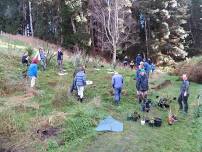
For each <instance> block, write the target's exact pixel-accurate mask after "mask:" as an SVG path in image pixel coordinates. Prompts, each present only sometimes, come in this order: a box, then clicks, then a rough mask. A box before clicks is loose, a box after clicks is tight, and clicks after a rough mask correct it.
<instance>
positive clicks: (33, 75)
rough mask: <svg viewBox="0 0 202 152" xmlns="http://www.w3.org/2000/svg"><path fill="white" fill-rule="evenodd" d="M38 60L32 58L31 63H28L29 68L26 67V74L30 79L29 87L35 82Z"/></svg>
mask: <svg viewBox="0 0 202 152" xmlns="http://www.w3.org/2000/svg"><path fill="white" fill-rule="evenodd" d="M37 63H38V60H37V59H33V60H32V63H31V64H30V66H29V68H28V72H27V75H28V76H29V78H30V80H31V84H30V87H31V88H33V87H34V86H35V83H36V79H37V76H38V66H37Z"/></svg>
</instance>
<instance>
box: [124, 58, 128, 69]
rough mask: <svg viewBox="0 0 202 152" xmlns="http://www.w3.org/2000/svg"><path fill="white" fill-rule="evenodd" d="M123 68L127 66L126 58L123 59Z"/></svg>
mask: <svg viewBox="0 0 202 152" xmlns="http://www.w3.org/2000/svg"><path fill="white" fill-rule="evenodd" d="M123 66H124V67H127V66H128V56H125V57H124V60H123Z"/></svg>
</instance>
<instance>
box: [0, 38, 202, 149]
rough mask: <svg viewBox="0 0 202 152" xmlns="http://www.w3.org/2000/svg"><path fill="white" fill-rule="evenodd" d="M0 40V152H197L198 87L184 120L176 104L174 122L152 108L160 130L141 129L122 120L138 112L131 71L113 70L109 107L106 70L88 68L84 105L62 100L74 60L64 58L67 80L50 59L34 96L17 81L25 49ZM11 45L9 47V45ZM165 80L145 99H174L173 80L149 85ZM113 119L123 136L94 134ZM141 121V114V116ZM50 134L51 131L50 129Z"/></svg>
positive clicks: (200, 127) (201, 132) (201, 89)
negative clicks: (117, 77)
mask: <svg viewBox="0 0 202 152" xmlns="http://www.w3.org/2000/svg"><path fill="white" fill-rule="evenodd" d="M9 43H10V44H9V47H8V38H6V37H5V36H0V44H1V45H0V94H1V98H0V122H1V123H0V151H1V150H2V149H4V150H5V149H10V150H11V149H12V150H13V151H20V152H45V151H46V152H73V151H76V152H77V151H78V152H94V151H96V152H99V151H100V152H134V151H137V152H151V151H155V152H175V151H178V152H201V151H202V143H201V139H202V117H201V118H195V115H194V112H195V108H196V96H197V95H198V94H199V93H202V86H201V85H199V84H196V83H191V87H190V89H191V90H190V92H191V96H190V98H189V106H190V111H189V114H188V115H187V116H184V115H183V114H181V113H179V112H178V105H177V102H176V101H175V102H172V110H173V112H174V113H175V114H177V116H178V118H179V122H177V123H176V124H174V125H173V126H169V125H167V123H166V117H167V111H166V110H162V109H159V108H158V107H153V108H152V111H151V112H150V113H149V114H148V115H147V116H148V117H155V116H158V117H161V118H162V119H163V120H164V122H163V126H162V127H160V128H150V127H149V126H141V125H140V122H131V121H127V114H129V113H132V112H134V111H138V112H139V104H138V103H137V101H136V97H135V92H136V90H135V81H134V80H133V77H134V73H135V71H131V70H129V69H122V68H118V69H117V70H118V71H119V72H120V73H121V74H123V76H124V79H125V87H124V90H123V96H122V100H121V105H120V106H118V107H117V106H115V105H114V104H113V97H112V90H111V76H112V75H111V74H109V73H108V70H109V68H111V67H110V66H109V65H105V66H104V68H101V67H99V68H100V70H95V69H94V68H93V66H94V65H95V64H96V63H88V65H87V71H86V72H87V78H88V80H92V81H93V83H94V84H93V85H89V86H87V87H86V90H85V97H86V98H85V101H84V103H82V104H81V103H79V102H78V101H77V98H76V96H75V95H72V96H71V95H67V90H68V89H67V88H68V87H69V86H70V85H71V81H72V74H73V71H74V64H73V60H71V59H69V58H65V66H64V67H65V69H66V70H67V73H68V74H67V75H65V76H59V75H58V74H57V68H56V64H55V63H56V61H55V60H54V61H53V62H52V63H51V64H50V65H49V66H48V69H47V71H45V72H42V71H40V72H39V77H38V80H37V85H36V88H37V89H36V91H34V93H31V94H30V90H29V88H28V86H27V81H26V80H23V79H22V76H21V72H22V70H23V67H22V65H21V64H20V55H21V54H22V51H23V49H25V48H26V47H27V46H26V44H25V43H23V42H20V41H16V40H15V41H12V40H9ZM11 44H12V45H11ZM165 80H170V81H171V85H168V86H166V87H164V88H163V89H160V90H158V91H156V90H154V89H150V91H149V98H151V99H153V101H154V102H156V99H155V97H156V95H159V96H163V97H170V98H173V97H176V96H178V90H179V86H180V83H181V82H180V81H179V78H178V77H175V76H169V75H168V74H166V73H161V72H158V73H156V74H154V75H153V76H152V78H151V81H150V84H151V87H150V88H152V86H156V85H158V84H159V83H161V82H163V81H165ZM108 115H112V116H113V117H114V118H116V119H118V120H120V121H122V122H123V123H124V132H122V133H97V132H95V127H96V125H97V124H98V122H99V120H100V119H102V118H104V117H105V116H108ZM141 115H142V116H144V115H145V114H144V113H141ZM48 129H55V130H56V133H55V134H54V135H53V136H49V135H47V136H42V135H43V134H41V131H44V130H48ZM53 132H54V130H53Z"/></svg>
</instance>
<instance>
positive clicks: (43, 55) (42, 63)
mask: <svg viewBox="0 0 202 152" xmlns="http://www.w3.org/2000/svg"><path fill="white" fill-rule="evenodd" d="M39 55H40V58H41V66H42V68H43V71H45V70H46V53H45V51H44V49H42V48H39Z"/></svg>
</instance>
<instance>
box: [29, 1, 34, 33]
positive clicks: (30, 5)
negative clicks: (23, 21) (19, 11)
mask: <svg viewBox="0 0 202 152" xmlns="http://www.w3.org/2000/svg"><path fill="white" fill-rule="evenodd" d="M29 19H30V30H31V36H34V31H33V24H32V3H31V2H30V1H29Z"/></svg>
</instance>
